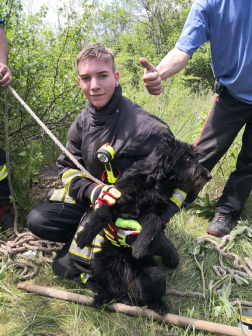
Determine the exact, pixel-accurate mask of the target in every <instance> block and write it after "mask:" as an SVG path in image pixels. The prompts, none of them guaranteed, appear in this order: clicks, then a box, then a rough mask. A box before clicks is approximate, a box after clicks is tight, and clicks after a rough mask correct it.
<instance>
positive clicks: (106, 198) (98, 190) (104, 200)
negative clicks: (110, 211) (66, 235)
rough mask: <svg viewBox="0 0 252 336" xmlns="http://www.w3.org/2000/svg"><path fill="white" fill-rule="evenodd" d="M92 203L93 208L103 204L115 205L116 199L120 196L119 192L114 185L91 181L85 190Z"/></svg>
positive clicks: (95, 208)
mask: <svg viewBox="0 0 252 336" xmlns="http://www.w3.org/2000/svg"><path fill="white" fill-rule="evenodd" d="M85 196H86V197H88V198H89V199H90V201H91V203H92V205H93V209H94V210H97V209H99V208H101V207H102V206H103V205H105V204H106V205H109V206H112V205H115V204H116V201H117V200H118V199H119V198H120V197H121V193H120V191H119V190H117V189H116V188H115V187H113V186H110V185H104V184H100V185H99V184H97V183H93V184H91V185H90V186H89V188H88V189H87V190H86V192H85Z"/></svg>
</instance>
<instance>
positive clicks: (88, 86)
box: [78, 58, 119, 110]
mask: <svg viewBox="0 0 252 336" xmlns="http://www.w3.org/2000/svg"><path fill="white" fill-rule="evenodd" d="M78 73H79V77H78V82H79V83H80V87H81V90H82V91H83V93H84V95H85V96H86V97H87V99H88V100H89V101H90V103H91V104H92V105H94V106H95V107H96V108H97V109H98V110H100V109H102V108H103V107H104V106H105V105H107V104H108V102H109V101H110V99H111V97H112V95H113V93H114V91H115V86H116V85H117V84H118V83H119V72H117V71H116V72H115V73H114V72H113V70H112V66H111V64H110V63H105V62H104V61H102V60H97V59H96V58H92V59H90V60H83V61H81V62H80V63H79V65H78Z"/></svg>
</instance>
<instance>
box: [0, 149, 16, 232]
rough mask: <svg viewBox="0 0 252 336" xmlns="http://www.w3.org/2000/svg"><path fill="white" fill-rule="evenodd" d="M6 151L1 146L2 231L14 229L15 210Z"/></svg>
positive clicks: (0, 218) (0, 207)
mask: <svg viewBox="0 0 252 336" xmlns="http://www.w3.org/2000/svg"><path fill="white" fill-rule="evenodd" d="M6 174H7V168H6V159H5V151H4V150H3V149H1V148H0V220H1V221H2V231H6V230H8V229H13V227H14V211H13V205H12V203H10V188H9V183H8V176H7V175H6Z"/></svg>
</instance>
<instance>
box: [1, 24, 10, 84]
mask: <svg viewBox="0 0 252 336" xmlns="http://www.w3.org/2000/svg"><path fill="white" fill-rule="evenodd" d="M7 61H8V43H7V39H6V35H5V31H4V29H3V27H1V26H0V72H1V74H2V76H3V79H0V84H1V85H2V87H7V86H8V85H10V83H11V81H12V78H11V72H10V69H9V68H8V66H7Z"/></svg>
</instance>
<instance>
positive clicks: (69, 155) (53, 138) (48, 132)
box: [0, 74, 103, 184]
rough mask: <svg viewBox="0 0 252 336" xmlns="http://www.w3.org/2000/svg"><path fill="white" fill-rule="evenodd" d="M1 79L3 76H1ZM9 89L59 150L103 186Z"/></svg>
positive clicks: (14, 92)
mask: <svg viewBox="0 0 252 336" xmlns="http://www.w3.org/2000/svg"><path fill="white" fill-rule="evenodd" d="M0 78H2V75H1V74H0ZM8 89H9V90H10V91H11V93H12V94H13V96H14V97H16V98H17V100H18V101H19V102H20V103H21V104H22V105H23V106H24V108H25V109H26V111H27V112H29V113H30V115H31V116H32V117H33V118H34V119H35V120H36V121H37V123H38V124H39V125H40V126H41V127H42V128H43V130H44V131H45V132H46V133H47V134H48V135H49V136H50V138H51V139H52V140H53V141H54V142H55V143H56V145H58V146H59V148H60V149H61V150H62V152H64V153H65V154H66V155H67V156H68V157H69V158H70V159H71V160H72V161H73V163H74V164H75V165H76V166H77V167H78V168H79V169H80V170H81V171H82V172H83V173H85V174H86V176H87V177H88V178H90V179H91V180H92V181H94V182H96V183H97V184H103V183H102V182H101V181H100V180H98V179H96V178H95V177H93V176H92V175H91V174H90V173H89V172H88V171H87V170H86V169H85V168H84V167H83V166H82V165H81V164H80V163H79V162H78V161H77V160H76V159H75V157H74V156H73V155H72V154H71V153H70V152H69V151H68V150H67V149H66V148H65V147H64V146H63V145H62V144H61V143H60V142H59V140H58V139H57V138H56V137H55V136H54V135H53V134H52V132H51V131H49V129H48V128H47V127H46V125H45V124H44V123H43V122H42V121H41V120H40V119H39V118H38V117H37V116H36V114H35V113H34V112H33V111H32V110H31V109H30V107H29V106H28V105H27V104H26V103H25V102H24V101H23V99H22V98H21V97H20V96H19V95H18V94H17V92H16V91H15V90H14V89H13V88H12V87H11V86H8Z"/></svg>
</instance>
